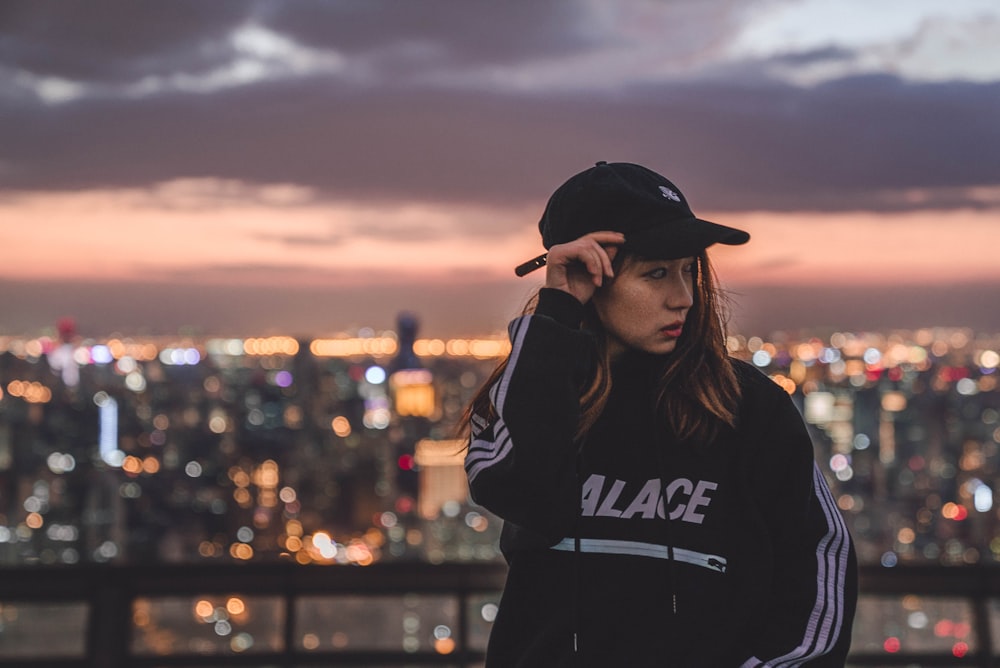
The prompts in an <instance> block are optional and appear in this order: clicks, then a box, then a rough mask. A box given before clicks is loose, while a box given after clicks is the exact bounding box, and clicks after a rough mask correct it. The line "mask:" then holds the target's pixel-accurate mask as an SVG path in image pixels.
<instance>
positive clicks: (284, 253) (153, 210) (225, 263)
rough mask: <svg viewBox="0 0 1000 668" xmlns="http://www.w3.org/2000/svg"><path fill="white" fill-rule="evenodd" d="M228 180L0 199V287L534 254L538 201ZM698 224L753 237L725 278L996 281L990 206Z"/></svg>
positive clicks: (721, 265) (397, 269)
mask: <svg viewBox="0 0 1000 668" xmlns="http://www.w3.org/2000/svg"><path fill="white" fill-rule="evenodd" d="M168 186H169V187H168ZM223 186H226V187H223ZM234 187H236V186H232V184H228V185H227V184H224V183H223V184H219V183H216V182H214V181H212V180H208V179H206V180H200V181H198V180H193V181H190V182H187V181H185V182H179V183H178V184H166V186H164V187H163V188H160V189H152V190H150V191H141V190H119V191H89V192H82V193H54V194H42V193H29V194H22V195H18V196H14V197H10V198H8V199H7V200H6V201H5V202H4V203H2V204H0V218H2V219H3V220H6V221H15V222H14V223H13V224H11V223H8V225H7V226H6V229H5V230H4V235H3V236H4V246H5V249H6V250H7V253H6V258H5V262H4V264H3V266H2V267H0V278H3V279H7V280H17V281H31V280H47V281H68V280H72V281H79V282H88V281H99V280H112V281H114V280H133V281H134V280H148V281H151V282H171V283H177V284H182V285H183V284H188V285H233V284H240V285H262V286H263V285H267V286H290V287H291V286H306V285H315V286H324V285H335V286H338V287H344V286H348V287H349V286H359V287H360V286H371V285H390V284H393V285H398V284H410V285H413V284H416V285H426V286H427V287H428V289H434V287H436V286H441V285H444V284H447V283H454V282H455V281H465V282H469V283H471V282H487V281H509V282H511V284H514V283H515V282H517V281H518V279H516V278H515V277H514V275H513V267H514V265H516V264H518V263H519V262H521V261H523V260H524V259H526V258H528V257H531V256H532V255H534V254H537V253H538V252H539V249H540V248H541V244H540V242H539V239H538V232H537V227H536V221H537V216H538V212H539V211H540V209H541V205H542V204H543V203H536V204H537V208H538V211H536V210H535V207H533V206H528V205H525V206H512V207H510V208H507V209H502V208H498V207H495V206H486V205H483V206H474V205H452V204H441V205H438V204H434V203H403V204H395V205H394V204H388V203H387V204H384V205H373V204H361V203H350V202H346V203H342V202H338V203H335V204H320V203H315V202H310V201H308V199H305V200H301V201H300V200H295V201H291V202H290V201H286V200H287V198H286V199H281V198H278V199H277V200H275V199H274V198H271V199H269V200H268V199H266V198H264V200H263V201H264V203H260V202H261V201H262V198H260V197H256V198H255V197H252V196H249V195H248V196H247V197H237V196H234V195H233V192H232V189H233V188H234ZM213 189H214V190H213ZM240 189H242V190H240ZM237 190H238V191H239V192H237V193H236V194H237V195H239V194H240V193H241V192H244V191H245V192H246V193H249V194H251V195H252V194H253V193H254V192H257V190H254V189H253V188H251V187H250V186H238V187H237ZM216 191H218V192H216ZM704 215H705V216H706V217H707V218H709V219H710V220H716V221H718V222H721V223H724V224H728V225H732V226H735V227H741V228H744V229H746V230H748V231H749V232H750V233H751V235H752V239H751V241H750V243H749V244H747V245H746V246H742V247H725V246H719V247H716V248H714V249H713V250H712V256H713V259H714V260H715V265H716V268H717V270H718V272H719V275H720V278H721V279H722V281H723V282H724V283H725V284H740V285H777V284H781V285H789V284H796V285H830V284H831V283H833V284H840V285H864V284H871V283H893V284H908V283H909V284H921V283H929V282H930V283H934V282H962V281H977V280H978V281H983V280H986V281H991V280H998V281H1000V264H998V263H997V262H995V258H994V255H995V251H994V249H995V248H996V247H998V246H1000V226H998V225H997V224H996V214H995V212H993V211H991V210H989V209H984V210H981V211H980V210H971V209H968V210H955V211H917V212H909V213H873V212H847V213H835V214H820V213H809V212H799V213H769V212H747V213H734V212H729V213H725V212H706V213H705V214H704ZM365 230H370V231H368V232H365ZM477 230H478V232H477ZM498 230H500V231H498ZM542 278H543V273H542V272H537V273H536V274H533V275H532V276H531V277H529V278H528V279H526V280H525V279H520V284H521V285H524V286H526V289H530V287H531V286H534V285H537V284H540V283H541V280H542Z"/></svg>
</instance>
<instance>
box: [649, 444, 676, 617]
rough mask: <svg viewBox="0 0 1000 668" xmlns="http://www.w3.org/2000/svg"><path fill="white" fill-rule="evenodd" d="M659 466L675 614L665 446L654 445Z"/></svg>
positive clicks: (672, 602) (671, 600)
mask: <svg viewBox="0 0 1000 668" xmlns="http://www.w3.org/2000/svg"><path fill="white" fill-rule="evenodd" d="M654 447H656V459H657V463H658V464H659V465H660V501H662V502H663V536H664V538H665V539H666V541H667V588H668V590H669V591H670V611H671V612H672V613H673V614H674V615H676V614H677V574H676V570H677V569H676V566H675V564H676V562H675V560H674V540H673V536H672V535H671V533H672V532H671V524H673V523H672V522H671V521H670V499H668V498H667V480H668V479H669V478H668V476H667V465H666V453H665V452H664V451H665V449H666V444H660V445H658V446H657V445H654Z"/></svg>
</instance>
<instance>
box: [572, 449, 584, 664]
mask: <svg viewBox="0 0 1000 668" xmlns="http://www.w3.org/2000/svg"><path fill="white" fill-rule="evenodd" d="M584 442H586V440H584ZM582 451H583V443H581V444H580V448H579V449H578V450H577V452H576V489H577V496H578V497H579V496H580V494H581V490H582V485H581V482H580V480H581V473H580V467H581V463H580V459H581V454H580V453H581V452H582ZM582 513H583V507H582V504H581V505H578V507H577V511H576V518H575V519H574V521H573V655H574V656H575V657H576V665H577V666H582V665H583V655H582V654H580V629H581V628H582V626H583V604H582V601H581V592H582V591H583V567H582V565H581V560H582V559H583V557H582V555H581V552H580V516H581V515H582Z"/></svg>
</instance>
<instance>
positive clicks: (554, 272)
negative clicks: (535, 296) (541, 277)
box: [545, 232, 625, 304]
mask: <svg viewBox="0 0 1000 668" xmlns="http://www.w3.org/2000/svg"><path fill="white" fill-rule="evenodd" d="M624 241H625V235H624V234H622V233H621V232H591V233H590V234H586V235H584V236H582V237H580V238H579V239H574V240H573V241H570V242H568V243H565V244H556V245H555V246H553V247H552V248H550V249H549V253H548V257H547V259H546V262H545V266H546V270H545V287H547V288H555V289H557V290H562V291H563V292H568V293H570V294H571V295H573V296H574V297H576V298H577V299H578V300H579V301H580V303H581V304H586V303H587V302H589V301H590V298H591V297H593V296H594V291H595V290H597V288H599V287H601V285H603V283H604V277H605V276H607V277H608V278H612V277H614V271H613V270H612V269H611V261H612V260H614V259H615V254H616V253H617V252H618V245H619V244H621V243H623V242H624Z"/></svg>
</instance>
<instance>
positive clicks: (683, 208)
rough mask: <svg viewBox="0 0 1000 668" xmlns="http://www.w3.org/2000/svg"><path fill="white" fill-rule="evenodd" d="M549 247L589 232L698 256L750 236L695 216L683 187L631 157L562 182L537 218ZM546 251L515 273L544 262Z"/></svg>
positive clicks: (643, 248) (651, 252)
mask: <svg viewBox="0 0 1000 668" xmlns="http://www.w3.org/2000/svg"><path fill="white" fill-rule="evenodd" d="M538 230H539V232H541V233H542V245H543V246H545V248H546V249H549V248H552V247H553V246H555V245H556V244H564V243H567V242H569V241H572V240H574V239H578V238H579V237H582V236H583V235H584V234H589V233H590V232H598V231H601V230H611V231H614V232H621V233H622V234H624V235H625V243H624V244H622V246H621V248H622V249H623V250H626V251H629V252H633V253H636V254H637V255H641V256H643V257H647V258H651V259H657V260H676V259H678V258H682V257H690V256H692V255H697V254H698V253H700V252H701V251H703V250H704V249H706V248H708V247H709V246H711V245H712V244H717V243H718V244H727V245H731V246H737V245H740V244H745V243H746V242H747V241H749V240H750V235H749V234H748V233H746V232H744V231H743V230H738V229H736V228H735V227H726V226H725V225H719V224H718V223H712V222H709V221H707V220H702V219H701V218H698V217H697V216H695V215H694V213H692V211H691V207H690V206H688V203H687V199H685V197H684V195H683V194H681V191H680V188H678V187H677V186H676V185H674V184H673V183H672V182H671V181H669V180H668V179H666V178H664V177H663V176H660V175H659V174H657V173H656V172H654V171H653V170H651V169H647V168H646V167H643V166H642V165H636V164H633V163H630V162H604V161H601V162H598V163H597V164H596V165H594V166H593V167H591V168H590V169H587V170H584V171H582V172H580V173H579V174H576V175H575V176H572V177H570V178H569V180H568V181H566V183H564V184H562V185H561V186H559V188H557V189H556V191H555V192H554V193H552V197H550V198H549V202H548V204H547V205H546V206H545V212H544V213H543V214H542V219H541V220H540V221H539V222H538ZM545 259H546V255H545V254H542V255H539V256H538V257H536V258H534V259H531V260H528V261H527V262H525V263H524V264H522V265H520V266H518V267H517V268H516V269H515V270H514V272H515V273H516V274H517V275H518V276H524V275H525V274H528V273H530V272H532V271H534V270H535V269H538V268H539V267H542V266H544V265H545Z"/></svg>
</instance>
